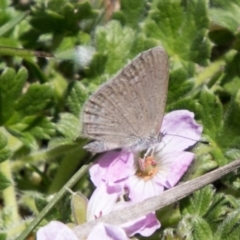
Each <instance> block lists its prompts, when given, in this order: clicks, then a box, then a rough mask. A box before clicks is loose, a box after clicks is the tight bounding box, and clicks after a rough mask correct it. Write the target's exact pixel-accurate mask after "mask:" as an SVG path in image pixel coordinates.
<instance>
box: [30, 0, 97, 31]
mask: <svg viewBox="0 0 240 240" xmlns="http://www.w3.org/2000/svg"><path fill="white" fill-rule="evenodd" d="M32 12H33V17H32V19H31V21H30V23H31V24H32V26H33V27H34V28H36V29H38V30H39V31H40V32H41V33H48V32H52V31H53V33H54V34H57V35H60V34H66V35H73V34H76V33H77V32H78V31H79V23H80V22H81V21H83V20H86V19H91V18H94V17H95V16H96V11H93V9H92V6H91V4H90V3H89V2H88V1H83V2H80V3H77V4H75V5H72V4H70V3H69V2H66V3H63V4H61V3H59V2H55V3H54V4H51V5H49V6H48V8H47V9H45V7H44V6H37V7H35V8H33V10H32ZM69 16H71V17H69Z"/></svg>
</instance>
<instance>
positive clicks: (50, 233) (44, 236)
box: [37, 221, 78, 240]
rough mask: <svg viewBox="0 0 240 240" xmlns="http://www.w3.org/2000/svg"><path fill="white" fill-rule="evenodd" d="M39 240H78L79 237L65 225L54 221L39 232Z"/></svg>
mask: <svg viewBox="0 0 240 240" xmlns="http://www.w3.org/2000/svg"><path fill="white" fill-rule="evenodd" d="M37 240H78V237H77V236H76V235H75V233H74V232H73V231H72V229H71V228H69V227H68V226H67V225H65V224H64V223H61V222H58V221H52V222H50V223H49V224H47V225H46V226H44V227H41V228H39V230H38V231H37Z"/></svg>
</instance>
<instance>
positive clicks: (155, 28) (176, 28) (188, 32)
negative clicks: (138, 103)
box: [144, 0, 211, 65]
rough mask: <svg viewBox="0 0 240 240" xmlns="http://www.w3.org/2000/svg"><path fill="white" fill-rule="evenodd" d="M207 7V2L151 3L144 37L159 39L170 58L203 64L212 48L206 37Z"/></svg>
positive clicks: (173, 1) (196, 0) (174, 1)
mask: <svg viewBox="0 0 240 240" xmlns="http://www.w3.org/2000/svg"><path fill="white" fill-rule="evenodd" d="M207 4H208V2H207V1H206V0H203V1H198V0H193V1H180V0H171V1H169V0H162V1H154V2H153V3H152V9H151V12H150V14H149V18H148V20H147V21H146V23H145V25H144V30H145V32H146V34H147V36H149V37H152V38H155V39H158V40H159V41H160V43H161V45H163V47H164V48H165V49H166V51H167V52H168V53H169V54H170V55H171V56H174V57H175V58H180V59H182V60H185V61H193V62H196V63H199V64H201V65H206V64H207V62H208V59H209V57H210V47H211V45H210V42H209V41H208V39H207V38H206V36H207V29H208V25H209V18H208V15H207V6H208V5H207ZM163 9H164V10H163Z"/></svg>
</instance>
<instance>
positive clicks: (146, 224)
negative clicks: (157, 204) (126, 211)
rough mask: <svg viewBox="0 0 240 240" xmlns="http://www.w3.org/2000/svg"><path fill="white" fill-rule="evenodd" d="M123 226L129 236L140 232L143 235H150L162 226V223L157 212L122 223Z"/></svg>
mask: <svg viewBox="0 0 240 240" xmlns="http://www.w3.org/2000/svg"><path fill="white" fill-rule="evenodd" d="M121 227H122V228H123V229H124V230H125V232H126V233H127V235H128V236H133V235H135V234H137V233H139V234H141V235H142V236H145V237H148V236H151V235H152V234H153V233H154V232H155V231H156V230H157V229H158V228H160V227H161V224H160V222H159V221H158V219H157V217H156V215H155V213H149V214H147V215H146V216H144V217H142V218H139V219H137V220H134V221H131V222H129V223H125V224H122V225H121Z"/></svg>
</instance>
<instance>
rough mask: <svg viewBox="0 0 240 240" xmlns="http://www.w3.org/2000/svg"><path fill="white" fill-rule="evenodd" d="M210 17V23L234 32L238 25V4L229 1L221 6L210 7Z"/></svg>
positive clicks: (239, 7) (239, 10) (239, 21)
mask: <svg viewBox="0 0 240 240" xmlns="http://www.w3.org/2000/svg"><path fill="white" fill-rule="evenodd" d="M209 14H210V17H211V19H212V21H213V23H212V24H214V25H215V27H216V25H217V26H221V27H223V28H225V29H227V30H230V31H231V32H232V33H236V32H237V29H238V27H239V25H240V19H239V14H240V6H239V5H238V4H235V3H233V2H231V1H229V2H228V4H224V5H222V6H221V8H219V7H218V8H212V9H210V12H209Z"/></svg>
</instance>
